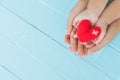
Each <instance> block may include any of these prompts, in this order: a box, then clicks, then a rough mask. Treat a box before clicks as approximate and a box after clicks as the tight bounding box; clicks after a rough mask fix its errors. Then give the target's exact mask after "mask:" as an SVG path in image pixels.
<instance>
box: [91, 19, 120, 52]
mask: <svg viewBox="0 0 120 80" xmlns="http://www.w3.org/2000/svg"><path fill="white" fill-rule="evenodd" d="M119 27H120V20H118V21H116V22H114V23H113V24H112V25H111V26H110V27H109V28H108V31H107V33H106V36H105V38H104V39H103V40H102V42H101V43H99V44H98V45H96V46H94V47H92V48H90V54H92V53H94V52H96V51H98V50H100V49H101V48H102V47H104V46H105V45H107V44H108V43H109V42H111V41H112V39H113V38H114V37H115V35H117V33H118V32H119V31H120V29H119Z"/></svg>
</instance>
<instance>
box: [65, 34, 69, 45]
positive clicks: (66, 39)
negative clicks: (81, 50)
mask: <svg viewBox="0 0 120 80" xmlns="http://www.w3.org/2000/svg"><path fill="white" fill-rule="evenodd" d="M64 42H65V43H67V44H70V36H69V35H65V36H64Z"/></svg>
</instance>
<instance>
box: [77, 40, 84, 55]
mask: <svg viewBox="0 0 120 80" xmlns="http://www.w3.org/2000/svg"><path fill="white" fill-rule="evenodd" d="M83 49H84V47H83V45H82V44H81V43H80V42H79V41H78V56H79V57H82V56H83V55H84V50H83Z"/></svg>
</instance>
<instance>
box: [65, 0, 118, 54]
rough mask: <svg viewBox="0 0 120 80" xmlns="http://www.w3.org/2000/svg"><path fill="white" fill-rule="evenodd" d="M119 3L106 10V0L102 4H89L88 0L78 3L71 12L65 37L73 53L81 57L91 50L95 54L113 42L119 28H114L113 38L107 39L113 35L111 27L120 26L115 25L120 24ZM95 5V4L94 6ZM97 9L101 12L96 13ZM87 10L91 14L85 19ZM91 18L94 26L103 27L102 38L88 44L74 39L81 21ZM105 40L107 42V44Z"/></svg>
mask: <svg viewBox="0 0 120 80" xmlns="http://www.w3.org/2000/svg"><path fill="white" fill-rule="evenodd" d="M119 3H120V0H115V1H113V2H112V3H111V4H110V5H109V6H108V7H107V8H105V5H106V2H105V0H103V2H102V0H100V2H98V3H97V2H96V3H95V1H94V0H89V2H88V0H80V1H79V2H78V3H77V5H76V6H75V7H74V8H73V10H72V11H71V13H70V16H69V19H68V27H67V33H66V35H65V42H66V43H68V44H70V50H71V51H72V52H76V51H77V52H78V55H79V56H86V55H87V50H88V49H89V50H90V53H93V52H95V51H97V50H99V49H100V48H102V47H103V46H104V45H106V44H107V43H108V42H110V41H111V40H112V38H113V37H114V36H115V35H116V33H118V32H119V31H118V30H117V27H116V28H113V29H114V30H115V31H114V34H113V35H112V36H111V38H108V37H107V36H108V35H109V34H110V33H111V29H112V27H111V26H118V25H115V24H118V23H119V22H120V21H117V22H116V20H118V19H119V18H120V15H119V14H120V11H119V9H120V6H119ZM80 4H81V5H80ZM93 4H94V6H93ZM95 4H96V5H95ZM99 4H100V5H99ZM81 6H82V7H81ZM97 7H99V10H98V11H95V10H97ZM104 8H105V9H104ZM86 10H88V12H90V15H88V13H87V14H86V15H87V18H85V17H84V16H85V13H86ZM103 10H104V12H103ZM83 13H84V14H83ZM81 14H82V15H81ZM91 14H92V15H91ZM81 16H82V17H81ZM91 16H92V18H91ZM93 16H95V17H93ZM98 16H99V17H98ZM89 17H90V19H92V20H91V21H92V24H93V25H94V24H95V25H97V26H101V29H102V35H100V37H99V38H98V39H97V40H94V41H90V42H87V43H81V42H79V41H78V40H77V38H74V34H76V26H77V23H78V22H79V21H80V20H82V19H88V18H89ZM95 18H97V19H95ZM112 23H113V24H114V25H113V24H112ZM110 24H111V25H110ZM109 25H110V28H108V26H109ZM107 28H108V32H107V34H106V36H105V38H104V35H105V33H106V31H107ZM103 38H104V39H103ZM105 40H107V42H106V41H105ZM101 41H102V42H101ZM100 42H101V43H100ZM98 43H100V44H98ZM96 44H98V45H96ZM98 46H99V47H98Z"/></svg>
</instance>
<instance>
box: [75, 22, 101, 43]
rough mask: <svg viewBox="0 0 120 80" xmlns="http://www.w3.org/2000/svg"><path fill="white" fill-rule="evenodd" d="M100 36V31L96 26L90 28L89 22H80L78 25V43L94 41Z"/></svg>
mask: <svg viewBox="0 0 120 80" xmlns="http://www.w3.org/2000/svg"><path fill="white" fill-rule="evenodd" d="M100 34H101V29H100V27H98V26H95V27H91V23H90V21H89V20H82V21H81V22H80V23H79V24H78V31H77V36H78V40H79V41H80V42H88V41H91V40H94V39H96V38H97V37H98V36H99V35H100Z"/></svg>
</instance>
